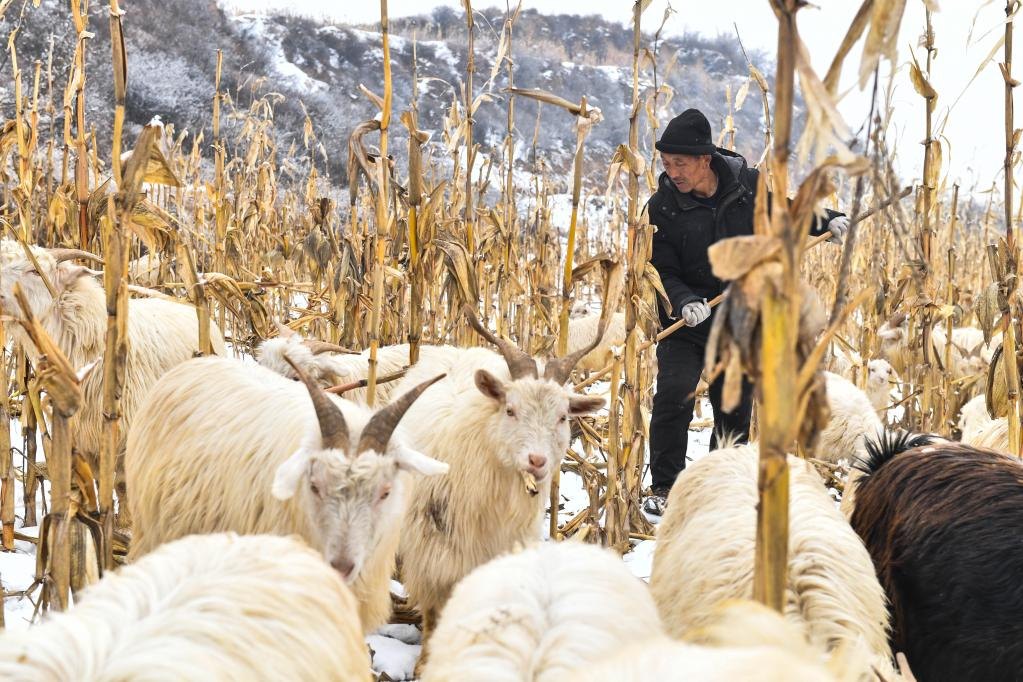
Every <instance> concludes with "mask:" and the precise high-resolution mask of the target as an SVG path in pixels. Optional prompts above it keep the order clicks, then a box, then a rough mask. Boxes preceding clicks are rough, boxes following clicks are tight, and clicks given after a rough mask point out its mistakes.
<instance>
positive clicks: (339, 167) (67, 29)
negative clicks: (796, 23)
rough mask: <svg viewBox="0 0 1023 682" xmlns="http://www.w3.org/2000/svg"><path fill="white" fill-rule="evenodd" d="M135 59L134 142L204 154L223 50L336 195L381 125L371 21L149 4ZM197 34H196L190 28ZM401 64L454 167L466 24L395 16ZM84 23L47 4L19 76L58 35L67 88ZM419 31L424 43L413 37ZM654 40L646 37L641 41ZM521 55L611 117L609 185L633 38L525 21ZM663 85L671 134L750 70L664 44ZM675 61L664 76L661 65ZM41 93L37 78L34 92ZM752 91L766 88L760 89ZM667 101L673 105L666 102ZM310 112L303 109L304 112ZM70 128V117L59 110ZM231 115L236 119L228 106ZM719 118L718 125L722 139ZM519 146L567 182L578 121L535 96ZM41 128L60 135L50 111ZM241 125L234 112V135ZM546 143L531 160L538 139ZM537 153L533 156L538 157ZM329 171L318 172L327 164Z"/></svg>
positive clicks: (603, 150) (401, 134) (7, 69)
mask: <svg viewBox="0 0 1023 682" xmlns="http://www.w3.org/2000/svg"><path fill="white" fill-rule="evenodd" d="M479 14H481V15H483V17H484V18H485V19H486V20H485V21H484V20H483V19H477V31H476V39H475V55H476V57H475V59H476V73H475V76H474V84H473V85H474V92H475V93H476V94H479V93H481V92H489V93H490V95H491V96H492V98H493V99H492V100H491V101H488V102H484V103H483V104H482V105H481V106H480V108H479V110H478V112H477V114H476V117H475V130H474V139H475V140H476V141H477V142H478V143H480V145H481V151H482V152H484V153H486V152H490V151H493V150H494V149H495V148H496V147H498V146H499V145H500V143H501V141H502V140H503V138H504V135H505V131H506V127H507V126H506V115H507V114H506V97H507V94H506V93H504V92H503V91H504V89H505V88H506V86H507V78H506V74H505V72H504V71H503V70H500V71H499V72H498V73H497V75H496V77H495V78H494V80H493V81H491V82H489V83H488V79H489V78H490V75H491V73H492V67H493V60H494V57H495V55H496V52H497V43H498V31H499V30H500V27H501V25H502V23H503V10H496V9H483V10H481V11H480V12H479ZM11 15H12V13H11V12H8V13H7V16H5V17H4V19H3V20H2V21H0V24H3V25H4V27H5V28H6V29H7V31H5V33H6V32H8V31H9V30H10V28H11V26H10V24H12V23H13V22H14V21H15V19H16V17H12V16H11ZM123 24H124V31H125V36H126V40H127V55H128V96H127V122H128V127H127V134H128V136H129V139H130V138H131V137H133V136H134V134H135V133H136V132H137V130H138V129H139V126H141V125H143V124H145V123H146V122H147V121H149V120H150V119H151V118H152V117H153V116H154V115H159V116H160V117H161V118H162V119H163V121H164V122H166V123H170V124H173V125H174V126H175V128H176V130H177V131H178V132H179V133H180V132H181V131H182V130H188V131H189V137H187V138H186V144H187V145H188V146H191V144H192V143H193V142H194V141H195V140H196V136H197V135H198V133H200V132H202V133H203V139H204V141H205V142H204V145H203V147H202V148H203V150H204V153H206V154H209V153H210V151H209V141H210V140H211V139H212V129H211V127H210V126H211V120H212V114H211V111H212V100H213V94H214V78H215V72H216V51H217V50H218V49H219V50H222V53H223V75H222V91H223V92H226V93H228V94H229V95H230V98H231V100H232V101H233V103H234V105H235V106H236V107H237V108H238V109H241V110H245V109H248V107H249V106H250V105H251V103H252V102H253V101H254V100H255V99H257V98H259V97H261V96H264V95H267V94H268V93H275V94H274V95H272V96H271V97H270V101H271V102H272V106H273V118H274V126H275V129H276V134H277V138H278V140H277V141H278V145H279V146H280V147H281V148H282V149H283V150H287V149H288V148H289V147H291V145H293V144H294V145H295V149H296V156H298V157H306V154H307V152H305V151H304V150H303V144H304V139H303V127H304V123H305V111H308V115H309V118H310V120H311V122H312V124H313V128H314V130H315V133H316V136H317V138H318V142H319V143H320V144H321V145H322V149H319V150H316V155H317V157H318V163H319V164H324V163H325V165H326V166H327V171H328V172H329V175H330V177H331V178H332V179H333V180H334V181H335V182H336V183H338V184H343V183H344V181H345V178H346V175H345V173H346V170H345V166H346V163H347V140H348V137H349V136H350V134H351V131H352V129H353V127H354V126H355V125H356V124H358V122H360V121H363V120H366V119H368V118H370V117H371V116H372V115H373V114H374V111H375V109H374V105H372V104H371V103H370V102H369V100H368V99H367V98H366V97H365V96H364V95H363V94H362V93H360V92H359V85H360V84H362V85H365V86H366V87H367V88H369V89H370V90H372V91H374V92H378V93H380V92H381V91H382V78H383V77H382V61H383V53H382V50H381V47H380V35H379V33H377V32H376V31H375V30H374V29H375V27H373V26H364V27H352V26H336V25H326V24H323V23H320V22H317V21H314V20H312V19H306V18H300V17H288V16H255V15H245V14H236V13H233V12H230V11H228V10H225V9H224V5H223V4H218V3H214V2H209V3H178V2H173V3H167V2H156V1H155V0H138V1H137V2H132V3H130V5H128V7H127V8H126V14H125V16H124V19H123ZM183 26H187V27H188V30H187V38H186V34H185V32H183V31H182V29H181V27H183ZM89 30H90V31H92V32H93V33H94V34H95V37H94V38H92V39H91V40H90V41H88V43H87V56H86V62H87V73H86V88H87V90H86V92H87V96H86V106H87V119H88V121H89V122H90V123H91V124H92V125H94V126H95V129H96V134H97V137H98V140H99V144H100V146H101V148H108V146H109V131H110V130H111V127H112V118H113V75H112V69H111V67H110V44H109V19H108V9H107V8H106V6H104V5H98V4H93V5H92V6H91V8H90V24H89ZM391 32H392V38H391V43H390V44H391V58H392V69H393V82H394V93H393V101H394V111H395V119H397V114H398V113H400V112H401V111H403V110H405V109H407V108H408V107H409V105H410V102H411V99H412V73H413V46H414V49H415V67H416V73H417V75H418V85H419V111H420V127H422V128H423V129H424V130H427V131H428V132H431V133H433V141H434V144H435V145H437V146H436V148H435V152H436V154H437V156H444V155H445V153H444V150H443V149H442V148H441V147H440V145H442V144H443V140H442V139H441V134H440V133H441V131H442V129H443V118H444V116H445V115H446V114H447V111H448V109H449V108H450V106H451V103H452V100H453V98H456V97H457V98H459V99H461V94H460V93H461V88H462V84H463V81H464V78H465V65H466V61H467V41H466V30H465V21H464V17H463V16H462V15H461V14H460V13H458V12H453V11H451V10H445V9H438V10H435V11H434V12H433V13H432V14H430V15H428V16H423V17H418V18H411V19H397V20H394V21H392V23H391ZM73 34H74V28H73V25H72V23H71V17H70V12H69V11H68V10H67V6H66V3H60V2H57V0H43V1H42V3H41V5H40V7H38V8H34V7H32V3H29V6H28V8H27V10H26V12H25V16H24V20H23V22H22V27H21V30H20V31H19V32H18V35H17V41H16V45H17V49H18V62H19V64H20V65H21V68H22V76H23V78H26V79H27V78H30V77H31V68H29V66H30V65H31V64H32V61H33V60H35V59H41V60H43V62H44V63H45V61H46V55H47V51H48V50H49V44H50V37H51V36H52V37H53V38H54V45H55V47H54V74H53V77H54V82H55V83H56V84H59V85H60V86H61V87H63V84H65V83H66V82H67V75H68V66H69V63H70V60H71V57H72V50H73V45H74V40H73V39H71V37H72V36H73ZM413 36H415V42H414V40H413ZM644 42H645V43H646V42H647V40H645V41H644ZM512 55H513V57H514V60H515V76H514V78H515V85H516V86H517V87H522V88H541V89H545V90H549V91H551V92H554V93H556V94H558V95H560V96H562V97H565V98H566V99H569V100H574V101H578V100H579V98H580V97H582V96H584V95H585V96H586V97H587V99H588V101H589V103H590V104H591V105H593V106H597V107H600V108H601V110H602V112H603V114H604V121H603V122H602V123H600V124H599V125H598V126H596V128H595V129H594V130H593V132H592V133H591V135H590V137H589V139H588V142H587V150H588V152H589V153H588V155H587V162H588V166H589V168H588V170H589V172H590V177H591V179H593V180H594V181H599V179H600V177H601V176H602V175H603V173H604V172H605V169H606V163H607V160H608V159H609V158H610V155H611V153H612V152H613V150H614V149H615V148H616V147H617V146H618V144H620V143H622V142H623V141H625V140H626V139H627V135H628V114H629V103H630V99H631V93H632V83H631V72H632V69H631V63H632V62H631V60H632V48H631V32H629V31H624V30H622V28H621V27H619V26H617V25H615V24H611V23H609V22H606V21H604V20H602V19H600V18H599V17H573V16H567V15H550V16H547V15H541V14H538V13H537V12H535V11H524V12H523V13H522V15H521V17H520V18H519V20H518V23H517V24H516V27H515V34H514V43H513V46H512ZM752 58H753V59H754V60H755V61H759V62H760V63H759V64H758V65H759V66H760V68H761V70H763V71H764V72H765V73H770V72H771V68H770V65H769V64H767V63H765V60H763V58H762V57H761V56H758V55H757V54H753V55H752ZM658 61H659V72H658V74H657V75H656V78H657V79H658V80H657V84H658V85H660V84H661V83H666V84H667V85H668V86H669V87H670V88H671V89H672V90H673V92H674V97H673V99H672V100H671V102H670V104H669V106H668V108H667V110H666V112H665V113H664V119H665V120H664V121H662V122H661V124H662V125H663V124H664V123H665V122H666V120H667V118H668V117H669V116H670V114H671V113H673V112H677V111H681V109H683V108H685V107H689V106H697V107H701V108H704V109H708V110H711V111H718V112H722V111H724V107H723V103H724V96H725V92H724V91H725V86H726V84H730V85H731V86H732V92H733V95H734V93H735V92H736V91H737V90H738V89H739V87H740V86H741V84H742V83H743V82H744V81H745V79H746V76H747V67H746V64H745V61H744V60H743V57H742V55H741V53H739V52H738V50H737V47H736V46H735V44H734V41H733V40H729V39H725V38H722V39H706V38H700V37H687V38H685V39H681V40H678V39H672V40H666V41H662V42H661V43H660V44H659V46H658ZM669 63H674V66H673V67H672V68H671V70H670V72H669V73H668V74H667V78H666V79H665V73H664V71H665V69H666V67H667V65H668V64H669ZM11 80H12V74H11V63H10V61H9V60H8V61H5V62H4V63H3V64H2V68H0V83H3V84H4V85H3V86H0V88H7V90H5V91H4V92H3V93H2V94H3V95H4V97H2V98H0V103H2V105H0V110H2V112H3V114H4V116H5V117H7V118H9V117H10V116H11V115H12V114H13V106H14V103H13V96H12V95H13V93H12V92H10V86H9V85H8V84H9V83H11ZM654 86H655V75H654V73H653V71H652V70H651V69H649V68H648V67H646V68H644V71H643V76H642V80H641V88H642V92H641V97H642V98H644V99H645V98H646V96H647V95H649V94H650V93H651V92H652V91H653V89H654ZM23 89H24V91H25V92H31V83H29V82H26V83H24V86H23ZM754 90H755V88H754ZM756 100H757V98H756V97H755V96H751V97H749V98H747V100H746V102H745V105H744V106H743V109H742V110H741V111H739V112H738V114H737V115H736V119H735V125H736V129H737V131H738V132H737V145H738V148H739V150H740V151H744V152H747V153H750V154H754V153H755V154H756V155H757V156H758V155H759V144H760V141H761V140H762V135H761V125H762V124H761V110H760V106H759V102H758V101H756ZM661 101H662V103H663V102H664V99H663V96H662V100H661ZM303 106H304V109H303ZM57 111H58V113H57V116H58V121H57V122H56V123H57V126H58V128H59V126H60V125H62V122H61V121H60V120H59V117H60V116H61V115H62V114H61V108H60V106H59V101H58V106H57ZM227 111H228V112H229V111H230V108H228V109H227ZM722 119H723V114H722V115H721V116H718V117H717V119H716V120H712V124H713V125H714V126H715V128H716V129H720V128H721V126H722V123H723V120H722ZM515 122H516V128H517V130H516V141H517V146H518V148H519V150H521V151H522V152H524V153H522V154H520V160H519V164H520V165H522V166H523V168H524V169H532V168H533V166H534V164H535V163H536V161H537V160H539V159H543V160H545V161H546V162H547V163H548V165H549V167H550V168H551V169H552V170H553V172H554V175H555V176H557V175H558V174H565V175H566V176H567V171H568V167H569V164H570V161H571V155H572V151H573V147H574V140H575V132H574V127H573V121H572V118H571V117H570V116H569V115H567V114H566V113H565V112H563V111H558V110H555V108H554V107H551V106H547V107H544V109H543V112H542V115H541V119H540V126H539V128H538V130H537V105H536V103H534V102H532V101H528V100H524V99H523V100H519V101H518V102H517V103H516V118H515ZM42 123H43V124H44V125H49V121H48V120H47V119H46V117H45V116H43V117H42ZM240 125H241V123H240V122H239V121H238V120H235V119H232V117H230V116H227V117H225V120H224V122H223V126H224V129H225V137H227V138H229V139H230V137H231V136H230V135H228V134H226V133H227V132H228V131H230V130H231V129H232V126H240ZM392 130H393V131H394V133H393V134H394V136H395V138H396V139H397V142H396V143H395V144H394V145H393V150H394V152H395V153H396V154H397V155H398V156H401V155H403V153H404V151H403V150H404V147H405V139H406V138H405V131H404V129H403V128H402V127H401V126H400V124H397V121H396V120H395V125H394V126H393V127H392ZM535 131H536V132H537V138H536V150H535V151H536V156H535V157H534V154H533V137H534V132H535ZM641 140H642V142H641V146H642V147H645V148H646V149H647V150H649V148H650V146H651V143H652V137H651V134H650V131H649V129H647V128H646V124H645V123H644V124H643V129H642V130H641ZM537 157H538V158H537ZM321 173H322V167H321Z"/></svg>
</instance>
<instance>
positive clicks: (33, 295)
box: [0, 239, 225, 502]
mask: <svg viewBox="0 0 1023 682" xmlns="http://www.w3.org/2000/svg"><path fill="white" fill-rule="evenodd" d="M32 253H33V254H34V255H35V257H36V259H37V260H38V261H39V267H40V268H41V269H42V270H44V271H45V274H46V276H47V277H48V278H49V280H50V281H51V282H52V283H53V285H54V287H55V288H56V290H57V292H58V297H57V299H56V301H55V300H54V299H53V298H52V297H51V296H50V294H49V292H48V291H47V289H46V286H45V285H44V284H43V282H42V280H41V279H40V278H39V276H38V275H34V274H31V273H30V271H31V270H32V269H33V266H32V263H31V261H29V260H28V258H27V257H26V256H25V254H24V251H23V250H22V247H21V246H20V245H18V244H17V243H16V242H12V241H10V240H6V239H5V240H3V241H2V242H0V262H2V273H0V287H2V289H0V306H2V307H3V309H4V310H5V311H7V312H8V313H10V314H12V315H15V316H20V315H21V308H20V306H18V304H17V302H16V301H15V300H14V296H13V294H12V291H13V288H14V282H15V281H17V282H20V283H21V286H22V289H23V290H24V292H25V297H26V299H27V300H28V302H29V305H30V307H31V308H32V312H33V314H34V315H35V316H36V317H37V318H38V319H39V321H40V323H41V324H42V326H43V329H45V330H46V333H47V334H49V335H50V338H51V339H53V341H54V343H56V344H57V346H58V347H59V348H60V350H61V351H62V352H63V353H64V355H65V356H66V357H67V359H68V361H69V362H70V363H71V366H72V367H74V368H75V369H82V368H84V367H85V366H86V365H88V364H89V363H91V362H94V361H96V360H97V359H99V362H98V363H97V366H96V367H94V368H93V369H92V371H91V372H90V373H89V374H88V376H86V377H85V379H84V381H83V382H82V405H81V407H80V409H79V411H78V413H77V414H76V415H75V416H74V418H73V419H72V421H71V430H72V431H71V438H72V443H73V445H74V447H75V449H77V450H78V451H79V452H81V453H82V455H83V456H85V457H86V458H87V459H88V460H89V463H90V466H92V467H93V472H94V473H96V474H97V475H98V473H99V467H98V460H99V451H100V442H101V438H102V435H103V431H104V420H103V386H102V384H103V369H102V357H103V353H104V352H105V350H106V331H107V308H106V294H105V292H104V290H103V287H102V286H100V284H99V282H97V281H96V280H95V279H94V278H93V277H91V276H90V275H89V274H88V271H87V270H86V269H85V268H83V267H81V266H79V265H74V264H72V263H69V262H62V263H58V262H57V261H56V260H55V259H54V257H53V256H52V255H51V254H50V253H49V252H48V251H46V250H45V249H40V248H35V247H33V249H32ZM7 328H8V331H9V333H11V334H12V336H13V337H14V338H15V339H16V340H18V341H19V342H20V343H21V344H22V345H23V346H24V347H25V349H26V351H27V352H28V353H29V355H30V357H32V358H33V360H34V359H36V358H37V357H38V351H37V350H36V348H35V346H34V345H33V344H32V342H31V341H30V340H29V338H28V335H27V334H25V332H24V329H23V328H22V327H21V325H19V324H10V325H9V326H8V327H7ZM127 330H128V354H127V359H126V364H125V372H124V387H123V390H122V393H121V439H120V443H119V451H120V452H121V453H123V452H124V442H125V434H127V432H128V428H129V427H130V425H131V423H132V421H133V420H134V418H135V413H136V412H137V411H138V409H139V406H140V404H141V403H142V401H143V399H144V398H145V396H146V393H147V392H148V391H149V389H150V387H151V386H152V385H153V383H154V382H155V381H156V380H157V379H159V378H160V377H161V376H162V375H163V374H164V373H165V372H166V371H167V370H169V369H170V368H172V367H174V366H175V365H177V364H179V363H182V362H184V361H185V360H188V359H189V358H191V357H192V356H193V355H194V354H195V353H196V351H198V349H199V318H198V316H197V315H196V311H195V308H194V307H192V306H190V305H182V304H179V303H173V302H170V301H166V300H162V299H157V298H143V299H131V300H130V301H129V303H128V327H127ZM210 340H211V341H212V343H213V349H214V351H216V353H217V354H218V355H224V354H225V350H224V338H223V335H222V334H221V333H220V330H219V329H218V328H217V327H216V325H215V324H213V323H212V322H211V323H210ZM117 468H118V471H119V472H120V471H121V470H122V467H121V466H118V467H117ZM122 502H123V501H122Z"/></svg>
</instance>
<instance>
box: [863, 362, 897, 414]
mask: <svg viewBox="0 0 1023 682" xmlns="http://www.w3.org/2000/svg"><path fill="white" fill-rule="evenodd" d="M898 381H899V375H898V373H896V371H895V368H894V367H892V365H891V363H890V362H888V361H887V360H885V359H883V358H878V359H876V360H871V361H870V362H868V363H867V385H866V387H865V388H864V391H865V392H866V394H867V399H868V400H870V404H871V405H873V406H874V410H875V411H876V412H877V413H878V414H879V415H881V417H882V420H883V419H884V417H885V410H886V408H887V407H888V405H890V404H891V402H892V384H893V383H897V382H898Z"/></svg>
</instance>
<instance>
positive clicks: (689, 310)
mask: <svg viewBox="0 0 1023 682" xmlns="http://www.w3.org/2000/svg"><path fill="white" fill-rule="evenodd" d="M679 317H680V318H682V319H683V320H685V322H686V325H687V326H689V327H695V326H696V325H698V324H700V323H701V322H703V321H704V320H706V319H707V318H708V317H710V306H709V305H707V299H703V300H702V301H693V302H692V303H686V304H685V305H684V306H682V310H681V311H680V312H679Z"/></svg>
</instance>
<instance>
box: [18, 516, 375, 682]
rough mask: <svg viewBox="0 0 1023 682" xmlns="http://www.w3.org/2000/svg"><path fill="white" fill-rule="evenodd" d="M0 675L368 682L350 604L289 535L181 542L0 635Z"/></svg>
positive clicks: (340, 586)
mask: <svg viewBox="0 0 1023 682" xmlns="http://www.w3.org/2000/svg"><path fill="white" fill-rule="evenodd" d="M0 679H4V680H7V681H8V682H29V681H32V682H37V681H39V680H96V681H99V680H258V679H264V680H328V679H329V680H339V681H342V680H343V681H345V682H348V681H351V682H355V681H357V680H358V681H368V680H371V679H373V678H372V675H371V674H370V668H369V657H368V655H367V652H366V645H365V643H364V641H363V639H362V632H361V630H360V629H359V626H358V621H357V616H356V605H355V600H354V599H353V598H352V595H351V592H349V590H348V589H347V588H346V587H345V585H344V582H343V581H342V580H341V579H340V577H339V576H338V575H337V572H336V571H334V570H333V569H331V568H330V566H328V565H327V564H325V563H324V562H323V559H321V558H320V557H319V556H317V555H316V553H315V552H313V551H312V550H310V549H309V548H308V547H307V546H306V545H305V544H304V543H302V542H299V541H298V540H297V539H293V538H283V537H272V536H238V535H234V534H217V535H193V536H190V537H188V538H184V539H181V540H178V541H176V542H173V543H169V544H167V545H164V546H163V547H161V548H160V549H159V550H157V551H156V552H153V553H152V554H150V555H149V556H147V557H145V558H143V559H141V560H140V561H139V562H138V563H136V564H133V565H128V566H124V567H123V568H121V569H120V570H119V571H117V572H116V573H111V574H108V575H107V576H106V577H104V578H103V580H101V581H100V582H98V583H96V584H95V585H93V586H91V587H89V588H88V589H87V590H85V591H84V592H83V593H82V596H81V600H80V602H79V603H78V604H76V605H75V607H74V608H72V609H71V610H70V611H68V612H67V613H54V614H53V615H52V616H51V617H49V618H48V619H46V620H44V621H43V622H42V623H41V624H39V625H36V626H34V627H32V628H29V629H28V630H27V631H25V632H22V633H18V634H10V635H6V636H3V637H2V638H0Z"/></svg>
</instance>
